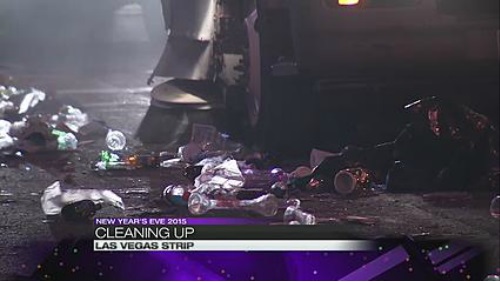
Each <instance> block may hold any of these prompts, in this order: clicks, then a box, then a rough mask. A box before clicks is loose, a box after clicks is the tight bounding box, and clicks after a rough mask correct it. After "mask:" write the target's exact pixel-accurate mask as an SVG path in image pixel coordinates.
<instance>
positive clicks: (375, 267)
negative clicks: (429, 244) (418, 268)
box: [340, 246, 408, 281]
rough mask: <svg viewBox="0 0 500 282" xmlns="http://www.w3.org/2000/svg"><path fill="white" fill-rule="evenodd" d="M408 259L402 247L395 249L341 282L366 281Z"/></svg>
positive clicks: (345, 277)
mask: <svg viewBox="0 0 500 282" xmlns="http://www.w3.org/2000/svg"><path fill="white" fill-rule="evenodd" d="M406 259H408V253H407V252H406V251H405V249H404V248H403V247H402V246H399V247H396V248H394V249H392V250H390V251H388V252H387V253H385V254H383V255H382V256H380V257H378V258H376V259H375V260H373V261H371V262H369V263H367V264H366V265H364V266H363V267H361V268H359V269H357V270H355V271H353V272H351V273H350V274H348V275H346V276H344V277H343V278H342V279H340V280H341V281H352V280H355V281H366V280H371V279H373V278H375V277H377V276H379V275H380V274H382V273H384V272H386V271H388V270H390V269H391V268H393V267H395V266H397V265H399V264H400V263H402V262H404V261H406Z"/></svg>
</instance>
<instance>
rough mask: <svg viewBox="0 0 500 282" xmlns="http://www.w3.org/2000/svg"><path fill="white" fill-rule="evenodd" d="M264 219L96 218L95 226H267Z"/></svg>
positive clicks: (267, 221) (266, 221)
mask: <svg viewBox="0 0 500 282" xmlns="http://www.w3.org/2000/svg"><path fill="white" fill-rule="evenodd" d="M269 222H270V221H269V220H267V219H263V218H239V217H234V218H227V217H186V218H174V217H172V218H122V217H120V218H111V217H109V218H95V219H94V224H95V225H267V224H269Z"/></svg>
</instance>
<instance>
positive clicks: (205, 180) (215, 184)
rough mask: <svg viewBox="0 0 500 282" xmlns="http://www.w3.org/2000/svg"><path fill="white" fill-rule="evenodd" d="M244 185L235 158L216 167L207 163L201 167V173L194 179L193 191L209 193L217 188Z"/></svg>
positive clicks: (232, 187) (243, 179)
mask: <svg viewBox="0 0 500 282" xmlns="http://www.w3.org/2000/svg"><path fill="white" fill-rule="evenodd" d="M244 185H245V178H244V177H243V174H242V173H241V171H240V168H239V167H238V162H237V161H235V160H227V161H225V162H223V163H222V164H220V165H217V166H216V167H212V166H211V164H207V168H205V167H203V169H202V172H201V175H200V176H198V177H197V178H196V179H195V182H194V186H195V187H196V188H195V189H194V191H193V192H195V193H202V194H205V193H211V192H213V191H214V190H218V189H228V190H231V189H235V188H241V187H243V186H244Z"/></svg>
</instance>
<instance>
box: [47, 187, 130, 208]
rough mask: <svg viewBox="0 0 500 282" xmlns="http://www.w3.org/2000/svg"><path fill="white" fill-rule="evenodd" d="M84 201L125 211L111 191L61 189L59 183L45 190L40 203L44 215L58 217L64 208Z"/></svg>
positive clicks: (118, 198)
mask: <svg viewBox="0 0 500 282" xmlns="http://www.w3.org/2000/svg"><path fill="white" fill-rule="evenodd" d="M84 200H90V201H92V202H94V204H100V205H101V206H113V207H116V208H119V209H125V205H124V204H123V201H122V199H121V198H120V197H119V196H118V195H116V194H115V193H114V192H112V191H111V190H97V189H62V188H61V183H60V182H59V181H56V182H54V183H53V184H52V185H50V186H49V187H47V189H45V191H44V192H43V195H42V198H41V203H42V209H43V212H44V213H45V214H46V215H58V214H60V213H61V210H62V209H63V208H64V207H65V206H67V205H69V204H73V203H76V202H80V201H84Z"/></svg>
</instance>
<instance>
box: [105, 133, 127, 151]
mask: <svg viewBox="0 0 500 282" xmlns="http://www.w3.org/2000/svg"><path fill="white" fill-rule="evenodd" d="M106 145H107V146H108V148H109V149H110V150H111V151H121V150H123V149H125V146H127V137H125V134H123V133H122V132H120V131H117V130H110V131H108V134H107V135H106Z"/></svg>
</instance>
